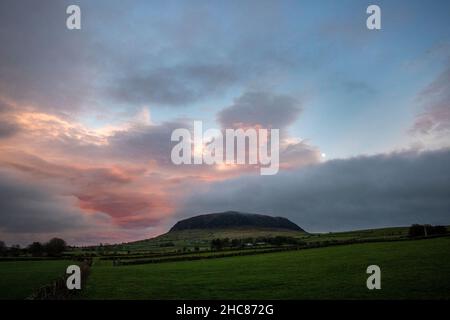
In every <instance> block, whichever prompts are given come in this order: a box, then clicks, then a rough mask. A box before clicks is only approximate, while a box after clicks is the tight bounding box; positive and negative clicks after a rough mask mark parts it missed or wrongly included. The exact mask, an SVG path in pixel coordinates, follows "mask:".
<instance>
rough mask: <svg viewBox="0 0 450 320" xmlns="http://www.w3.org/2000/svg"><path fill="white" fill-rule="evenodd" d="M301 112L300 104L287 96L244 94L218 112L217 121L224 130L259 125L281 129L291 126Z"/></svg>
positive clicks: (262, 93) (258, 93)
mask: <svg viewBox="0 0 450 320" xmlns="http://www.w3.org/2000/svg"><path fill="white" fill-rule="evenodd" d="M301 110H302V108H301V107H300V102H299V101H298V100H297V99H295V98H293V97H291V96H288V95H276V94H272V93H267V92H246V93H244V94H243V95H242V96H240V97H239V98H237V99H236V100H235V101H234V104H233V105H231V106H229V107H227V108H225V109H223V110H222V111H220V113H219V114H218V121H219V122H220V124H221V125H222V127H224V128H232V127H239V126H253V125H261V126H262V127H264V128H276V129H282V128H285V127H286V126H288V125H290V124H292V123H293V122H294V121H295V120H296V119H297V117H298V115H299V114H300V112H301Z"/></svg>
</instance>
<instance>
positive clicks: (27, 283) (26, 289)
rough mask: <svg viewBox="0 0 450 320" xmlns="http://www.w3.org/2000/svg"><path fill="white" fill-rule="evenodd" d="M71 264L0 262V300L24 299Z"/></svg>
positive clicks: (51, 261)
mask: <svg viewBox="0 0 450 320" xmlns="http://www.w3.org/2000/svg"><path fill="white" fill-rule="evenodd" d="M71 264H74V262H73V261H68V260H46V261H7V262H6V261H5V262H0V277H1V280H0V299H20V300H22V299H25V298H27V297H28V296H29V295H30V294H31V293H32V292H33V291H34V290H37V289H38V288H39V287H41V286H43V285H46V284H47V283H49V282H51V281H52V280H54V279H56V278H58V277H60V276H62V275H63V274H64V273H65V271H66V268H67V266H68V265H71Z"/></svg>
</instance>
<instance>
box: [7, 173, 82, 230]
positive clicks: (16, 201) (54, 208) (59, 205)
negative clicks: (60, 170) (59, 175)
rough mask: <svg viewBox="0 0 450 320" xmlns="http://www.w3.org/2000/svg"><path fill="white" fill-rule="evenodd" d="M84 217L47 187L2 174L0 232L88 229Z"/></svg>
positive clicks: (8, 174)
mask: <svg viewBox="0 0 450 320" xmlns="http://www.w3.org/2000/svg"><path fill="white" fill-rule="evenodd" d="M86 226H87V223H86V221H85V220H84V218H83V214H82V213H81V212H80V211H78V210H77V209H75V208H74V209H71V206H70V205H69V202H68V201H67V199H63V198H61V197H56V196H54V195H53V193H52V192H51V190H49V189H47V187H46V186H42V185H36V184H32V183H29V182H24V181H21V180H19V179H16V178H14V177H13V175H12V174H10V173H8V172H6V171H3V170H2V171H0V231H1V232H7V233H8V232H13V233H47V232H59V231H64V230H70V229H76V228H82V227H86Z"/></svg>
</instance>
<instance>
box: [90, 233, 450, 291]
mask: <svg viewBox="0 0 450 320" xmlns="http://www.w3.org/2000/svg"><path fill="white" fill-rule="evenodd" d="M449 248H450V239H449V238H448V237H445V238H436V239H428V240H411V241H396V242H381V243H363V244H352V245H343V246H334V247H325V248H316V249H309V250H299V251H290V252H278V253H267V254H260V255H254V256H242V257H230V258H221V259H211V260H198V261H183V262H176V263H160V264H144V265H137V266H120V267H113V266H112V263H111V262H110V261H97V262H96V263H95V264H94V267H93V269H92V274H91V276H90V278H89V281H88V284H87V288H86V290H85V291H84V292H83V295H82V298H86V299H224V298H228V299H360V298H363V299H431V298H437V299H449V298H450V250H449ZM371 264H377V265H379V266H380V267H381V270H382V290H376V291H369V290H367V288H366V279H367V274H366V273H365V270H366V267H367V266H368V265H371ZM230 279H231V280H230Z"/></svg>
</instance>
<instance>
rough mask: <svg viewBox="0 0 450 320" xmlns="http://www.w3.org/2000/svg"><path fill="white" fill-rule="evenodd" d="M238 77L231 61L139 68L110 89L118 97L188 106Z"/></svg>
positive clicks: (231, 83)
mask: <svg viewBox="0 0 450 320" xmlns="http://www.w3.org/2000/svg"><path fill="white" fill-rule="evenodd" d="M236 80H237V74H236V71H235V70H234V69H233V67H232V66H230V65H222V64H192V65H177V66H171V67H160V68H155V69H152V70H149V71H143V70H141V71H139V72H138V73H137V74H129V75H128V76H126V77H124V78H122V79H119V80H118V81H117V84H116V87H114V88H113V89H112V90H111V91H112V94H113V96H115V97H117V98H118V99H119V100H122V101H126V102H130V103H137V104H140V103H152V104H154V105H156V106H158V105H164V106H186V105H187V104H189V103H192V102H196V101H198V100H200V99H202V98H205V97H207V96H211V95H214V94H221V93H222V92H224V91H225V90H226V89H228V88H229V87H230V86H231V85H233V84H234V83H235V81H236Z"/></svg>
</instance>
